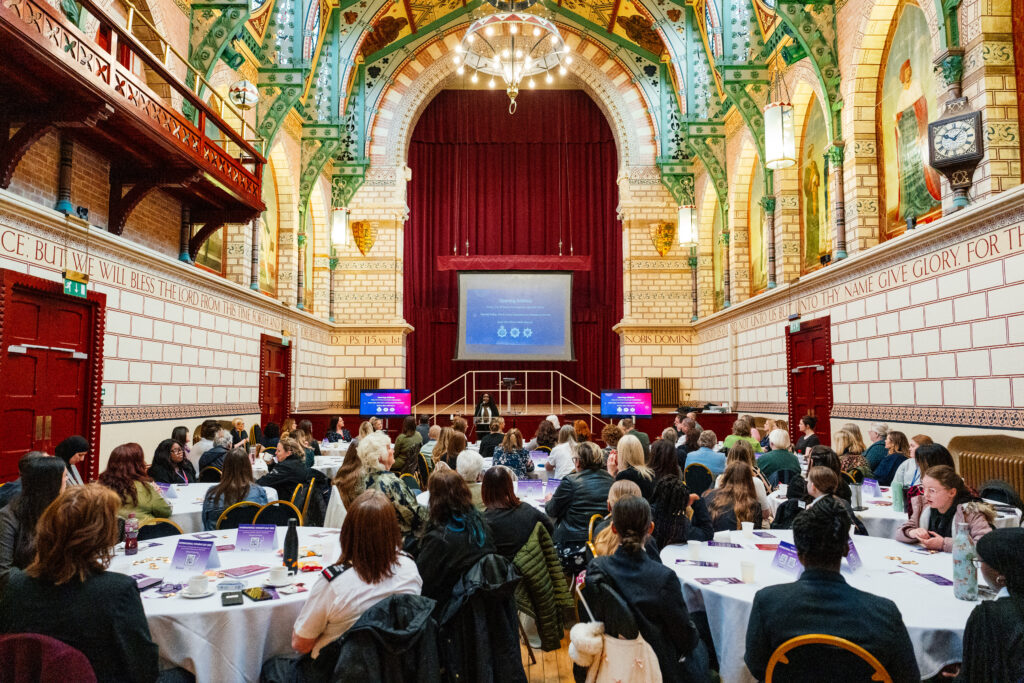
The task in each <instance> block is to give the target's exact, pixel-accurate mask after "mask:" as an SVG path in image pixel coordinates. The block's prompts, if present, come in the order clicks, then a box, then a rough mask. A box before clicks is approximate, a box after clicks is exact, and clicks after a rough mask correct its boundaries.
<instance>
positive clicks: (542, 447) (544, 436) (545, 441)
mask: <svg viewBox="0 0 1024 683" xmlns="http://www.w3.org/2000/svg"><path fill="white" fill-rule="evenodd" d="M557 444H558V418H557V417H555V416H554V415H548V417H547V419H545V420H541V421H540V424H538V425H537V433H536V434H535V435H534V437H533V440H532V441H530V443H528V444H526V450H528V451H546V452H547V453H550V452H551V449H552V448H554V447H555V445H557Z"/></svg>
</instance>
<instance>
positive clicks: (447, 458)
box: [434, 429, 469, 470]
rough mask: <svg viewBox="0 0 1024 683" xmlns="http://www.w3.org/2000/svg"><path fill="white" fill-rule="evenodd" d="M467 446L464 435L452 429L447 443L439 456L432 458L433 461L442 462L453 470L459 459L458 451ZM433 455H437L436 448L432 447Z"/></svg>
mask: <svg viewBox="0 0 1024 683" xmlns="http://www.w3.org/2000/svg"><path fill="white" fill-rule="evenodd" d="M468 447H469V443H468V442H467V441H466V435H465V433H463V432H460V431H459V430H457V429H452V433H451V437H450V438H449V439H448V444H447V445H446V446H445V449H444V451H442V452H441V453H440V454H439V455H440V458H436V457H435V458H434V460H435V462H443V463H444V464H445V465H447V466H448V468H449V469H452V470H454V469H455V465H456V463H458V460H459V453H461V452H462V451H464V450H466V448H468ZM434 455H435V456H436V455H438V452H437V449H436V448H435V449H434Z"/></svg>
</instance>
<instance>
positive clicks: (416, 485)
mask: <svg viewBox="0 0 1024 683" xmlns="http://www.w3.org/2000/svg"><path fill="white" fill-rule="evenodd" d="M399 478H400V479H401V480H402V481H403V482H405V485H406V486H408V487H409V490H410V491H413V492H417V491H422V490H423V488H422V487H421V486H420V480H419V478H418V477H417V476H416V475H415V474H413V473H412V472H405V473H404V474H402V476H401V477H399Z"/></svg>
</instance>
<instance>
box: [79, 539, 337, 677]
mask: <svg viewBox="0 0 1024 683" xmlns="http://www.w3.org/2000/svg"><path fill="white" fill-rule="evenodd" d="M216 533H217V537H216V539H210V540H215V542H216V543H217V544H218V545H227V544H233V543H234V542H235V533H236V532H235V531H234V530H230V531H219V532H216ZM284 533H285V528H284V527H282V528H280V529H278V532H277V534H278V535H277V539H278V540H277V543H278V547H281V545H282V544H283V543H284ZM317 534H321V536H317ZM179 538H194V536H193V535H186V536H184V537H182V536H170V537H167V538H162V539H157V540H156V542H158V543H160V545H158V546H154V547H146V545H147V542H146V541H143V542H141V543H140V544H139V554H138V555H134V556H132V557H126V556H125V555H124V554H123V551H120V552H119V554H118V555H117V556H116V557H115V558H114V560H113V561H112V562H111V563H110V569H111V570H113V571H118V572H121V573H124V574H146V575H148V576H154V577H160V578H165V577H167V576H168V575H169V574H171V572H170V571H169V570H168V569H166V567H169V563H165V562H163V561H162V559H161V558H164V557H166V558H170V557H172V556H173V554H174V549H175V547H176V545H177V541H178V539H179ZM299 544H300V555H301V554H302V552H303V551H305V550H306V549H312V550H314V551H319V552H320V553H321V554H322V555H321V556H320V557H310V558H307V559H308V560H309V561H313V562H316V563H317V564H322V565H324V566H327V565H330V564H332V563H333V562H335V561H337V559H338V556H339V554H340V548H339V546H338V531H337V529H320V528H317V527H299ZM219 557H220V566H221V568H222V569H230V568H232V567H242V566H246V565H253V564H259V565H266V566H267V567H272V566H275V565H279V564H281V558H280V557H279V556H278V555H277V554H276V553H252V552H239V551H229V552H221V553H219ZM154 559H155V560H156V563H157V565H158V567H159V568H158V569H152V568H150V565H149V561H152V560H154ZM300 560H301V561H306V559H303V558H301V557H300ZM213 571H215V570H213ZM172 576H173V575H172ZM266 576H267V574H266V573H261V574H256V575H255V576H250V577H247V578H244V579H239V580H240V581H242V582H243V583H244V584H245V585H246V587H247V588H248V587H253V586H260V585H262V582H263V581H264V580H265V579H266ZM318 577H319V573H300V574H299V575H298V578H297V579H296V580H297V581H299V582H302V583H304V584H305V586H306V587H307V588H308V587H312V585H313V583H314V582H315V581H316V580H317V579H318ZM222 580H224V579H214V580H213V581H212V582H211V584H212V585H213V586H216V583H217V582H219V581H222ZM180 582H181V581H180V580H178V579H175V583H180ZM308 595H309V593H308V592H303V593H296V594H292V595H281V597H280V599H278V600H267V601H264V602H253V601H252V600H250V599H249V598H247V597H243V603H242V604H241V605H236V606H234V607H224V606H222V605H221V602H220V593H219V592H215V593H214V594H213V595H211V596H210V597H208V598H200V599H196V600H190V599H187V598H183V597H181V596H180V595H174V596H173V597H170V598H160V597H158V596H159V593H158V592H157V589H156V588H150V589H149V590H146V591H144V592H143V593H142V598H143V600H142V605H143V608H144V609H145V610H146V619H147V621H148V622H149V630H150V633H151V635H152V637H153V641H154V642H155V643H156V644H157V645H158V646H159V648H160V658H161V664H162V666H164V667H170V666H180V667H183V668H185V669H187V670H189V671H191V672H192V673H194V674H195V675H196V679H197V681H199V683H204V682H205V681H211V682H216V683H223V682H226V681H257V680H259V673H260V667H261V666H262V665H263V662H264V661H265V660H267V659H269V658H270V657H273V656H275V655H294V654H295V652H294V651H293V650H292V648H291V639H292V627H293V625H294V623H295V619H296V618H297V617H298V616H299V611H300V610H301V609H302V605H303V603H304V602H305V601H306V597H307V596H308ZM87 626H88V625H85V627H87Z"/></svg>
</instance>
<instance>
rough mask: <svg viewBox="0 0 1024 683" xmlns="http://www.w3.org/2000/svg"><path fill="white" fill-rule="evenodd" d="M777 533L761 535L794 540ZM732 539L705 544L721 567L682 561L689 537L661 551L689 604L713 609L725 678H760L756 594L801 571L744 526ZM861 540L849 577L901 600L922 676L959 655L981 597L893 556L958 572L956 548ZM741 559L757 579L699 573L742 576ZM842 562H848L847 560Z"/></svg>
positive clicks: (729, 682) (947, 573)
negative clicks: (753, 667)
mask: <svg viewBox="0 0 1024 683" xmlns="http://www.w3.org/2000/svg"><path fill="white" fill-rule="evenodd" d="M771 533H772V534H774V535H775V536H776V537H777V538H776V539H770V538H763V539H762V538H758V539H756V541H757V543H769V544H771V543H777V542H778V541H779V540H783V541H787V542H790V543H792V541H793V533H792V532H791V531H781V530H780V531H772V532H771ZM732 541H733V542H734V543H740V544H741V545H743V546H744V548H743V549H734V548H709V547H708V546H707V545H702V547H701V548H700V558H699V559H701V560H710V561H713V562H718V563H719V566H718V567H693V566H689V565H685V564H679V563H677V562H676V560H678V559H689V557H690V555H689V553H690V551H689V549H688V548H687V547H686V546H685V545H672V546H668V547H667V548H665V549H664V550H662V551H661V559H662V561H663V562H664V563H665V564H666V565H667V566H669V567H670V568H672V569H673V570H674V571H675V572H676V574H677V575H678V576H679V580H680V582H681V583H682V587H683V597H684V598H685V600H686V605H687V608H688V609H689V610H690V611H691V612H694V611H705V612H706V613H707V617H708V623H709V625H710V628H711V636H712V639H713V640H714V643H715V648H716V650H717V651H718V658H719V662H720V665H721V671H720V673H721V675H722V680H723V681H724V682H725V683H740V682H742V683H747V682H749V681H753V680H754V678H753V677H752V676H751V675H750V672H749V671H748V670H747V667H746V664H745V663H744V662H743V655H744V653H745V652H746V633H747V621H748V620H749V618H750V607H751V605H752V604H753V601H754V594H755V593H757V591H758V590H759V589H761V588H763V587H765V586H769V585H774V584H779V583H788V582H791V581H794V580H795V578H796V577H795V576H793V575H791V574H786V573H783V572H781V571H779V570H777V569H774V568H772V567H771V562H772V558H773V557H774V555H775V553H774V552H773V551H768V550H757V549H756V548H755V547H754V541H753V540H750V539H746V538H744V537H743V536H742V533H741V532H732ZM854 544H855V545H856V547H857V553H858V554H859V555H860V558H861V560H862V561H863V566H862V567H861V569H860V570H859V571H858V572H856V573H855V574H852V575H851V574H849V573H847V572H844V573H843V576H844V578H845V579H846V581H847V582H848V583H849V584H850V585H851V586H853V587H855V588H859V589H860V590H863V591H867V592H870V593H874V594H875V595H880V596H883V597H886V598H889V599H890V600H892V601H893V602H895V603H896V605H897V607H899V610H900V613H901V614H902V615H903V623H904V624H906V626H907V631H908V633H909V634H910V641H911V643H913V645H914V653H915V654H916V655H917V665H918V667H919V668H920V670H921V676H922V678H930V677H932V676H934V675H936V674H937V673H938V672H939V670H940V669H941V668H942V667H943V666H945V665H946V664H950V663H953V662H958V661H960V658H961V651H962V648H963V631H964V626H965V625H966V623H967V617H968V616H969V615H970V613H971V610H973V609H974V607H975V606H976V605H977V604H978V603H976V602H965V601H963V600H957V599H956V598H954V597H953V587H952V586H945V587H944V586H938V585H936V584H933V583H931V582H930V581H928V580H927V579H924V578H921V577H920V576H916V575H915V574H912V573H909V572H907V571H902V570H900V567H902V566H904V565H901V563H900V561H899V560H890V559H886V558H887V557H900V558H902V559H903V560H914V561H916V562H917V564H916V565H912V568H913V570H914V571H916V572H920V573H933V574H939V575H941V576H944V577H946V578H947V579H951V580H952V578H953V558H952V555H951V554H950V553H936V554H933V555H930V554H922V553H919V552H914V546H911V545H907V544H904V543H900V542H898V541H893V540H889V539H884V538H872V537H866V536H856V537H854ZM741 561H753V562H754V563H755V565H756V570H755V583H753V584H723V583H713V584H711V585H707V586H704V585H701V584H700V583H698V582H697V581H696V580H695V579H697V578H704V577H716V576H721V577H736V578H740V562H741ZM843 564H844V566H845V564H846V563H845V562H844V563H843ZM891 572H895V573H891ZM979 578H980V577H979Z"/></svg>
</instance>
